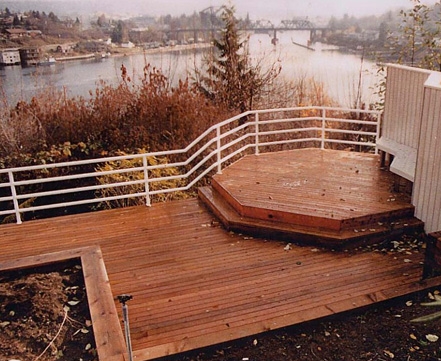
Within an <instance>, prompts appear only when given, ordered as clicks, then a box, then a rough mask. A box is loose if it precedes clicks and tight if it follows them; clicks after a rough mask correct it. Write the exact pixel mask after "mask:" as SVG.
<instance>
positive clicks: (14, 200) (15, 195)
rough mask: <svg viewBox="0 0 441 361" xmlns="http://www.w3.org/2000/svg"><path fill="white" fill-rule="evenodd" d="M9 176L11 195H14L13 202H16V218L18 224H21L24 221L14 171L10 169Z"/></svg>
mask: <svg viewBox="0 0 441 361" xmlns="http://www.w3.org/2000/svg"><path fill="white" fill-rule="evenodd" d="M8 176H9V184H10V185H11V195H12V203H13V204H14V211H15V218H16V219H17V224H21V223H22V221H21V214H20V206H19V204H18V199H17V189H16V188H15V181H14V173H12V172H11V171H9V172H8Z"/></svg>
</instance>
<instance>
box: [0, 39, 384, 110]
mask: <svg viewBox="0 0 441 361" xmlns="http://www.w3.org/2000/svg"><path fill="white" fill-rule="evenodd" d="M270 35H271V36H272V34H253V35H251V36H250V42H249V48H250V53H251V55H252V57H255V58H257V59H259V58H261V57H263V58H265V59H266V60H268V61H270V62H271V61H276V60H280V64H281V66H282V72H281V75H280V76H281V77H284V78H285V79H287V80H296V79H298V78H299V77H305V76H306V77H309V78H311V77H313V78H314V79H315V80H316V81H319V82H321V83H323V85H324V87H325V89H326V91H327V93H328V94H329V95H330V96H331V97H332V98H333V99H335V100H336V101H337V102H339V104H340V105H342V106H352V105H353V104H354V99H355V97H356V94H357V89H359V85H360V88H361V90H362V92H361V94H362V100H363V102H365V103H367V104H369V103H371V102H374V101H375V100H376V99H377V97H376V95H375V91H374V88H375V86H376V84H377V83H378V79H377V76H376V71H377V66H376V65H375V63H373V62H371V61H367V60H365V59H362V58H361V57H360V56H359V55H355V54H343V53H340V52H338V51H331V50H330V49H329V47H328V48H327V47H326V46H324V45H322V44H314V45H313V47H314V48H315V49H316V51H311V50H308V49H306V48H304V47H300V46H297V45H295V44H293V42H297V43H300V44H304V45H306V43H307V39H308V37H309V32H304V31H285V32H279V33H278V34H277V36H278V39H279V42H278V44H277V45H276V46H274V45H272V44H271V37H270ZM202 56H203V55H202V52H201V50H198V51H175V52H166V51H161V52H157V53H144V54H134V55H129V56H116V57H109V58H105V59H100V60H95V59H92V60H77V61H71V62H57V63H56V64H54V65H50V66H45V67H28V68H22V67H21V66H12V67H4V68H0V82H1V83H0V88H1V89H2V90H3V93H4V95H5V98H6V100H7V103H8V104H9V105H13V104H16V103H17V101H19V100H21V99H24V100H29V99H31V97H32V96H34V95H35V94H38V92H39V91H41V90H43V89H45V88H46V87H48V86H54V87H56V88H58V89H64V91H65V92H66V93H67V95H68V96H84V97H88V96H89V92H90V91H91V90H94V89H95V88H96V86H97V84H98V83H99V82H100V81H104V82H106V83H108V84H117V82H118V81H119V79H120V76H121V71H120V69H121V65H122V64H124V66H125V67H126V68H127V70H128V74H129V75H130V76H131V77H132V78H134V79H138V78H139V77H140V76H141V75H142V73H143V67H144V66H145V64H147V63H149V64H151V65H152V66H155V67H157V68H160V69H162V71H163V73H164V74H165V75H166V76H168V77H169V78H170V79H171V81H172V82H174V83H176V81H177V80H178V79H179V78H183V77H186V76H187V75H189V74H190V75H191V74H192V73H193V71H194V69H195V67H197V66H199V65H200V64H201V59H202ZM360 75H361V78H360ZM360 80H361V83H360Z"/></svg>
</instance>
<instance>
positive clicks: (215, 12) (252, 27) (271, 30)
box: [169, 6, 329, 44]
mask: <svg viewBox="0 0 441 361" xmlns="http://www.w3.org/2000/svg"><path fill="white" fill-rule="evenodd" d="M222 9H223V7H222V6H221V7H214V6H210V7H208V8H206V9H204V10H202V11H200V12H199V14H200V17H201V22H202V27H201V28H195V29H173V30H170V31H169V34H170V35H173V34H175V37H176V38H177V37H178V34H181V33H191V34H192V37H193V38H194V39H198V38H199V36H198V34H204V35H205V37H207V36H210V37H211V38H213V37H214V35H215V33H216V32H217V31H218V30H220V29H222V19H221V18H220V16H219V14H220V13H221V11H222ZM241 25H242V26H241V30H244V31H250V32H256V33H268V34H270V36H272V40H271V41H272V42H273V43H274V44H275V43H276V42H277V32H278V31H288V30H298V31H309V32H310V42H311V43H313V42H314V41H315V39H316V38H317V35H318V33H320V34H321V35H322V36H323V35H324V33H325V32H326V31H328V30H329V29H328V28H325V27H319V26H316V25H315V24H314V23H313V22H311V21H310V20H309V19H308V18H307V17H296V18H293V19H291V20H282V21H281V22H280V24H278V25H274V24H273V23H272V22H271V21H270V20H266V19H260V20H256V21H249V20H245V21H242V24H241Z"/></svg>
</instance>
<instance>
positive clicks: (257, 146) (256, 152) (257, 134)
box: [254, 113, 260, 155]
mask: <svg viewBox="0 0 441 361" xmlns="http://www.w3.org/2000/svg"><path fill="white" fill-rule="evenodd" d="M254 123H255V130H254V131H255V133H256V136H255V143H256V144H255V146H256V150H255V154H256V155H259V152H260V151H259V131H260V129H259V113H256V114H254Z"/></svg>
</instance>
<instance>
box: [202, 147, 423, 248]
mask: <svg viewBox="0 0 441 361" xmlns="http://www.w3.org/2000/svg"><path fill="white" fill-rule="evenodd" d="M395 180H396V176H394V175H393V174H391V173H390V172H387V171H383V170H381V169H380V164H379V157H378V156H377V155H373V154H366V153H356V152H345V151H336V150H321V149H299V150H293V151H287V152H279V153H267V154H261V155H253V156H247V157H245V158H242V159H241V160H239V161H237V162H236V163H234V164H233V165H231V166H229V167H228V168H226V169H224V171H223V173H222V174H217V175H215V176H214V177H213V179H212V185H211V188H207V187H206V188H201V189H200V190H199V195H200V197H201V199H203V200H204V202H205V203H206V204H207V205H208V206H209V207H210V209H211V210H212V211H213V212H214V213H215V214H216V215H217V216H218V217H219V218H220V219H221V220H222V223H224V225H225V226H226V227H228V228H230V229H234V230H237V231H241V232H252V233H257V234H259V235H262V234H264V235H266V236H272V237H274V238H279V237H284V238H287V239H291V240H293V241H298V240H301V241H302V242H308V241H309V242H311V243H318V244H321V245H328V246H331V247H344V246H353V245H358V244H359V243H360V242H366V241H367V240H373V241H375V240H377V239H378V238H379V237H384V236H385V235H386V234H388V233H394V232H402V231H406V229H412V230H414V229H415V227H421V226H422V223H421V222H420V221H419V220H417V219H415V218H414V217H413V214H414V207H413V206H412V205H411V204H410V198H409V196H408V195H405V194H402V193H397V192H395V191H394V182H395Z"/></svg>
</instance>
